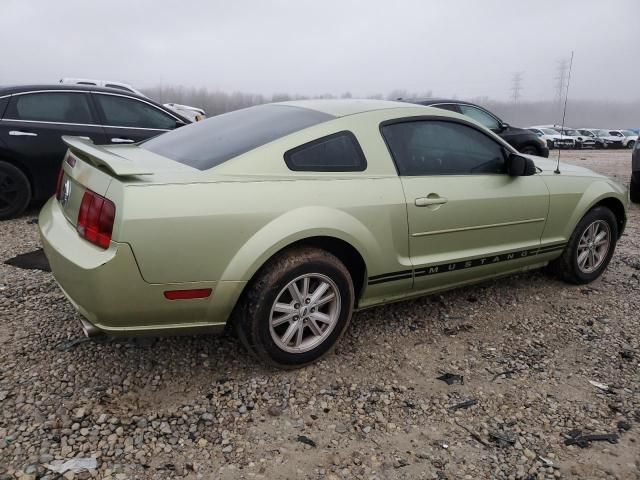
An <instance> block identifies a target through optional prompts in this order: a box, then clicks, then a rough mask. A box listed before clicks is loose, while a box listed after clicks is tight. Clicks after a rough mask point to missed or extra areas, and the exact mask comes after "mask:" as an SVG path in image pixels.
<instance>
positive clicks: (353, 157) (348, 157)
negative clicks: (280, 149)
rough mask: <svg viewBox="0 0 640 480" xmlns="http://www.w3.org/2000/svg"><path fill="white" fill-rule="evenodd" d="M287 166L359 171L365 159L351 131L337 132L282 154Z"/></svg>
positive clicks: (363, 166)
mask: <svg viewBox="0 0 640 480" xmlns="http://www.w3.org/2000/svg"><path fill="white" fill-rule="evenodd" d="M284 160H285V162H286V164H287V167H289V169H291V170H296V171H307V172H361V171H363V170H365V169H366V168H367V161H366V159H365V157H364V153H362V149H361V148H360V145H359V144H358V140H357V139H356V137H355V136H354V135H353V133H351V132H346V131H345V132H338V133H335V134H333V135H329V136H326V137H323V138H320V139H318V140H314V141H313V142H309V143H305V144H304V145H301V146H299V147H297V148H294V149H292V150H289V151H288V152H286V153H285V154H284Z"/></svg>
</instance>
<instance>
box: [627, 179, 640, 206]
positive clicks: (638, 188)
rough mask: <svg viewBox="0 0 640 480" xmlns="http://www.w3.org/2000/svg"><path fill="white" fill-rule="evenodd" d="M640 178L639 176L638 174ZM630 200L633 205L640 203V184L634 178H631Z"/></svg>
mask: <svg viewBox="0 0 640 480" xmlns="http://www.w3.org/2000/svg"><path fill="white" fill-rule="evenodd" d="M637 175H638V176H640V175H639V174H637ZM629 199H630V200H631V201H632V202H633V203H640V183H638V182H636V181H635V179H634V176H633V175H632V176H631V182H629Z"/></svg>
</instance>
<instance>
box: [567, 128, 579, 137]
mask: <svg viewBox="0 0 640 480" xmlns="http://www.w3.org/2000/svg"><path fill="white" fill-rule="evenodd" d="M564 133H565V135H569V136H570V137H577V136H579V135H580V134H579V133H578V132H577V131H576V130H573V129H571V128H565V129H564Z"/></svg>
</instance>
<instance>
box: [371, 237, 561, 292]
mask: <svg viewBox="0 0 640 480" xmlns="http://www.w3.org/2000/svg"><path fill="white" fill-rule="evenodd" d="M565 246H566V243H557V244H554V245H545V246H544V247H540V248H538V247H536V248H530V249H526V250H518V251H515V252H509V253H501V254H497V255H491V256H487V257H481V258H474V259H471V260H464V261H462V262H451V263H440V264H437V265H431V266H429V267H423V268H417V269H415V270H414V271H413V272H412V271H411V270H403V271H400V272H392V273H385V274H382V275H375V276H373V277H369V279H368V284H369V285H377V284H379V283H385V282H393V281H396V280H406V279H409V278H411V277H412V275H415V276H416V277H424V276H426V275H435V274H438V273H447V272H454V271H457V270H466V269H467V268H474V267H481V266H483V265H491V264H493V263H499V262H506V261H510V260H517V259H519V258H526V257H530V256H533V255H542V254H545V253H551V252H556V251H560V250H564V248H565Z"/></svg>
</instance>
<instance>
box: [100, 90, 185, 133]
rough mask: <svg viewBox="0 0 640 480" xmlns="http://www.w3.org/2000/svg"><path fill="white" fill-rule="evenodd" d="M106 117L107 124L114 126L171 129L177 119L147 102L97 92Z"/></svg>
mask: <svg viewBox="0 0 640 480" xmlns="http://www.w3.org/2000/svg"><path fill="white" fill-rule="evenodd" d="M95 98H96V99H97V100H98V104H99V105H100V107H101V108H102V111H103V113H104V117H105V125H109V126H114V127H135V128H156V129H159V130H171V129H173V128H175V127H176V119H175V118H173V117H172V116H170V115H168V114H166V113H164V112H162V111H161V110H159V109H157V108H156V107H153V106H151V105H149V104H147V103H144V102H141V101H139V100H135V99H132V98H127V97H119V96H117V95H100V94H95Z"/></svg>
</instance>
